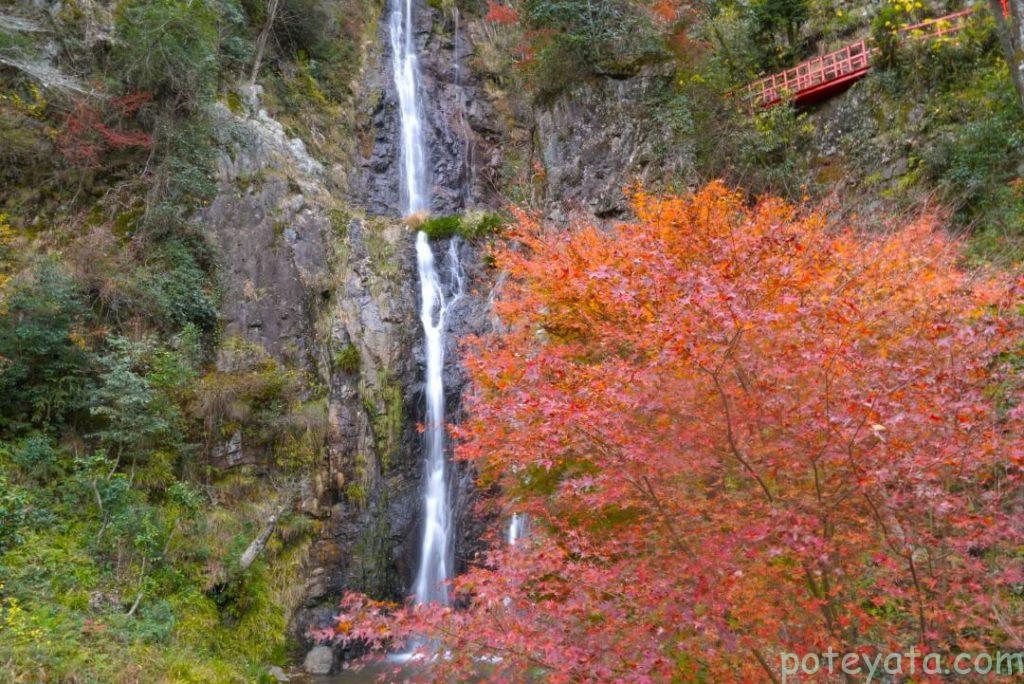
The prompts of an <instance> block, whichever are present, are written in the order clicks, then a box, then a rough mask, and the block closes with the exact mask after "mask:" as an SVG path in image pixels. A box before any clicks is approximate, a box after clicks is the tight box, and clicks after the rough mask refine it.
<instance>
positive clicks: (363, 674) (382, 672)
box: [291, 654, 491, 684]
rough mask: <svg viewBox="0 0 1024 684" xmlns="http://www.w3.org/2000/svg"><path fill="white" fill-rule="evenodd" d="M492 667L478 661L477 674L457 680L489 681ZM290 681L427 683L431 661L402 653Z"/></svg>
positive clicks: (303, 683) (469, 683) (306, 683)
mask: <svg viewBox="0 0 1024 684" xmlns="http://www.w3.org/2000/svg"><path fill="white" fill-rule="evenodd" d="M489 669H491V668H490V666H489V664H488V663H483V662H481V663H480V674H479V676H477V677H473V678H462V679H460V680H459V681H460V682H465V683H466V684H476V683H477V682H486V681H488V677H487V671H488V670H489ZM291 681H293V682H300V683H301V684H370V683H371V682H408V681H417V682H429V681H432V680H431V677H430V662H429V661H426V660H423V659H419V658H409V657H408V656H406V655H404V654H395V655H391V656H388V658H387V659H386V660H381V661H377V662H371V663H367V664H365V665H363V666H362V667H360V668H358V669H348V670H342V671H341V672H339V673H337V674H333V675H326V676H320V677H314V676H305V677H296V678H293V679H292V680H291Z"/></svg>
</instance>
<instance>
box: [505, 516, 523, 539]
mask: <svg viewBox="0 0 1024 684" xmlns="http://www.w3.org/2000/svg"><path fill="white" fill-rule="evenodd" d="M525 533H526V515H525V514H524V513H513V514H512V520H511V521H509V524H508V545H509V546H515V545H516V542H518V541H519V540H520V539H522V538H523V536H525Z"/></svg>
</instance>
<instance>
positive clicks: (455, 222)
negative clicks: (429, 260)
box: [419, 216, 462, 240]
mask: <svg viewBox="0 0 1024 684" xmlns="http://www.w3.org/2000/svg"><path fill="white" fill-rule="evenodd" d="M419 229H420V230H422V231H423V232H424V233H426V234H427V237H428V238H430V239H431V240H443V239H445V238H450V237H452V236H454V235H458V234H459V231H461V230H462V219H461V218H459V217H458V216H436V217H433V218H429V219H427V220H426V221H424V222H423V224H422V225H420V227H419Z"/></svg>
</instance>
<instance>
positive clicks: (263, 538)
mask: <svg viewBox="0 0 1024 684" xmlns="http://www.w3.org/2000/svg"><path fill="white" fill-rule="evenodd" d="M291 504H292V498H291V497H288V499H287V500H286V501H285V503H284V504H283V505H282V506H281V507H280V508H278V509H277V510H276V511H274V514H273V515H271V516H270V519H268V520H267V524H266V525H264V526H263V531H262V532H260V536H258V537H256V538H255V539H253V540H252V543H251V544H249V547H248V548H247V549H246V550H245V553H243V554H242V557H241V558H240V559H239V560H238V572H239V573H243V572H245V571H246V570H248V569H249V566H250V565H252V564H253V562H254V561H255V560H256V558H257V557H258V556H259V555H260V552H261V551H263V548H264V547H265V546H266V545H267V542H268V541H269V540H270V535H271V534H273V533H274V528H275V527H277V521H278V520H280V519H281V516H282V515H284V514H285V511H287V510H288V509H289V508H290V507H291Z"/></svg>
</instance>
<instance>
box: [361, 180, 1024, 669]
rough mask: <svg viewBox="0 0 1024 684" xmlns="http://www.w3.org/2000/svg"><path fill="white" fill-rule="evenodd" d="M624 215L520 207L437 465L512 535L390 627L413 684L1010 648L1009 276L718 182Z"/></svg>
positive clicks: (1018, 455) (1014, 596) (1016, 612)
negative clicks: (429, 655)
mask: <svg viewBox="0 0 1024 684" xmlns="http://www.w3.org/2000/svg"><path fill="white" fill-rule="evenodd" d="M634 207H635V212H636V220H635V221H634V222H633V223H629V224H626V225H621V226H618V227H616V228H614V229H612V230H609V229H604V228H599V227H596V226H591V225H579V226H574V227H572V228H571V229H570V230H568V231H563V230H557V229H552V228H547V227H545V226H542V225H540V224H538V223H536V222H534V221H532V220H530V219H528V218H526V217H520V223H519V228H518V231H517V232H516V233H515V235H514V242H513V243H512V244H510V245H509V246H508V247H506V248H504V249H502V250H500V251H499V252H498V253H497V254H496V255H495V256H496V259H497V263H498V264H499V266H500V267H501V268H503V269H505V270H506V271H507V273H508V276H509V279H508V282H507V283H506V285H505V286H504V287H503V289H502V291H501V296H500V299H499V301H498V302H497V304H496V309H497V312H498V314H499V315H500V317H501V319H502V322H503V324H504V327H505V329H504V330H503V331H502V332H500V333H494V334H491V335H487V336H485V337H484V338H482V339H477V340H475V341H473V342H471V343H470V344H469V352H470V353H469V355H468V358H467V361H466V363H467V366H468V369H469V371H470V373H471V376H472V379H473V387H474V390H473V392H472V394H471V396H470V397H469V398H468V409H469V412H468V415H469V417H468V419H467V420H466V421H465V422H464V423H463V424H462V425H461V426H460V427H459V428H457V429H456V433H457V436H458V438H459V440H460V441H459V445H458V448H457V455H458V457H459V458H462V459H467V460H470V461H473V462H474V463H475V464H476V465H477V467H478V468H479V470H480V472H481V473H482V478H483V479H484V481H485V482H488V483H498V484H500V485H501V486H502V491H503V492H504V493H503V494H502V495H501V496H500V497H499V501H498V502H496V505H497V506H499V507H500V508H501V510H503V511H504V512H505V513H511V512H513V511H515V512H519V513H526V514H528V516H529V519H530V521H531V524H530V527H531V534H530V536H529V538H528V539H527V540H525V541H523V542H521V543H519V544H517V545H516V546H515V547H513V548H506V547H505V546H504V545H503V544H501V543H500V542H499V541H498V540H496V542H495V545H494V547H493V550H492V552H491V553H490V554H489V555H488V557H487V558H486V559H481V561H482V562H481V563H480V564H479V565H478V567H476V568H474V569H472V570H471V571H470V572H468V573H467V574H465V575H463V576H461V577H459V578H457V579H456V580H455V582H454V585H455V590H456V592H457V594H458V595H460V596H461V597H462V601H463V603H464V606H465V607H464V608H463V607H460V609H459V610H449V609H445V610H440V609H434V610H430V609H426V610H424V609H418V610H415V611H409V612H407V613H404V614H402V615H400V616H398V617H397V618H396V617H391V618H387V619H389V620H391V621H392V622H391V624H392V625H393V631H391V632H388V634H389V635H390V636H396V637H397V636H401V635H403V634H410V633H416V634H420V635H423V634H428V635H429V636H430V637H432V638H433V639H435V640H436V641H434V642H431V643H433V644H440V646H439V647H440V648H441V649H443V650H444V651H445V652H447V653H448V654H450V657H446V658H445V659H439V660H438V662H436V663H435V664H434V667H433V669H432V671H431V677H432V678H444V677H446V676H452V677H455V678H458V677H461V676H468V675H469V673H473V672H477V673H479V671H480V669H481V665H480V664H481V662H486V663H488V664H487V666H486V671H487V673H488V674H489V676H493V677H494V678H495V679H499V680H501V679H504V680H508V681H522V679H521V678H522V677H524V674H523V673H525V672H534V673H543V676H544V681H551V682H579V681H590V682H607V681H635V682H646V681H714V682H755V681H768V679H769V672H770V671H771V672H773V674H774V676H777V675H778V669H777V667H778V663H779V654H780V653H781V652H783V651H789V652H795V653H801V654H802V653H807V652H824V651H825V650H826V649H827V648H832V649H834V650H836V651H839V652H845V651H854V650H857V649H862V650H868V651H895V650H898V649H906V648H907V647H908V646H910V645H914V646H916V647H917V648H918V650H919V651H923V652H939V653H945V652H951V651H961V650H966V651H970V650H976V651H981V650H996V649H997V648H1002V649H1003V650H1020V649H1021V648H1022V647H1024V643H1022V638H1024V619H1022V615H1021V607H1020V597H1019V587H1020V586H1021V583H1022V582H1024V573H1022V568H1021V556H1020V553H1019V548H1020V544H1021V541H1022V535H1021V532H1022V529H1021V528H1022V526H1021V522H1020V520H1021V517H1020V515H1021V487H1020V484H1021V466H1022V465H1024V461H1022V455H1024V449H1022V443H1021V434H1022V432H1021V418H1022V417H1024V415H1022V414H1024V411H1022V410H1021V409H1020V408H1019V403H1018V399H1019V397H1018V394H1017V393H1018V381H1019V380H1020V378H1019V371H1018V370H1017V368H1016V366H1015V365H1014V359H1016V358H1019V351H1020V349H1021V342H1022V337H1021V314H1020V311H1021V308H1020V307H1021V303H1022V301H1021V292H1022V290H1021V283H1020V282H1018V281H1017V280H1015V279H1014V278H1012V277H1010V276H1008V275H1005V274H999V273H994V274H982V273H974V272H969V271H966V270H964V269H963V268H961V266H960V263H961V258H962V250H961V246H960V245H959V243H957V242H956V241H954V240H951V239H950V238H948V237H947V236H945V235H944V234H943V233H942V232H941V231H940V230H938V229H937V227H936V225H935V222H934V221H932V220H930V219H927V218H925V219H921V220H918V221H915V222H912V223H910V224H909V225H906V226H904V227H901V228H899V229H898V230H893V231H892V232H891V233H889V234H885V235H876V236H871V237H865V236H861V235H858V234H857V233H856V232H854V231H853V230H848V229H847V230H835V229H830V228H829V227H827V225H826V223H827V222H826V217H825V216H823V215H820V214H815V213H808V214H805V213H801V212H799V211H798V210H796V209H794V208H793V207H791V206H788V205H786V204H785V203H783V202H781V201H778V200H771V199H767V200H764V201H761V202H759V203H757V204H756V205H755V206H752V207H751V206H749V205H748V204H747V203H746V202H745V201H744V200H743V199H742V198H741V197H740V196H739V195H737V194H735V193H733V192H731V191H729V190H728V189H726V188H725V187H724V186H722V185H721V184H717V183H715V184H712V185H710V186H708V187H707V188H705V189H703V190H701V191H700V192H698V193H696V194H695V195H694V196H688V197H657V196H650V195H647V194H644V193H638V194H637V195H636V197H635V205H634ZM350 607H351V605H350ZM377 616H378V617H380V614H379V612H378V613H377ZM346 619H348V618H346ZM394 625H397V627H395V626H394ZM421 643H422V641H421Z"/></svg>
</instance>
